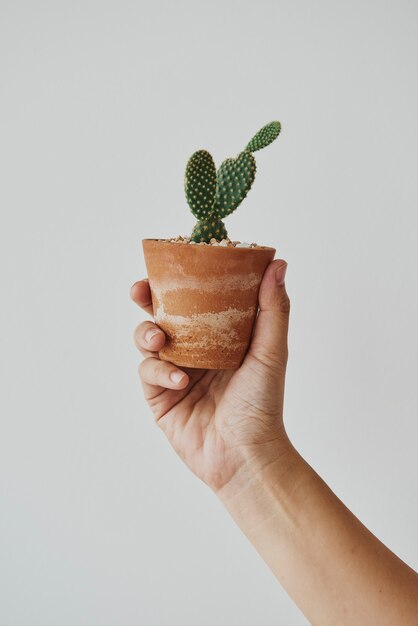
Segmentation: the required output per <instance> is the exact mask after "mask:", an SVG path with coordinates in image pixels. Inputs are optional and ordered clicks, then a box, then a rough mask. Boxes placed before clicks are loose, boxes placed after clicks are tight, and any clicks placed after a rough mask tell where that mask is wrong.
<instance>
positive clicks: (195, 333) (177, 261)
mask: <svg viewBox="0 0 418 626" xmlns="http://www.w3.org/2000/svg"><path fill="white" fill-rule="evenodd" d="M142 245H143V249H144V255H145V263H146V266H147V271H148V278H149V283H150V288H151V295H152V304H153V309H154V317H155V321H156V323H157V324H158V325H159V326H160V327H161V328H162V330H163V331H164V332H165V334H166V336H167V340H166V343H165V345H164V347H163V349H162V350H160V353H159V356H160V358H161V359H163V360H165V361H171V362H172V363H175V364H176V365H180V366H183V367H198V368H205V369H235V368H237V367H239V366H240V365H241V363H242V360H243V358H244V356H245V353H246V351H247V349H248V344H249V341H250V337H251V332H252V328H253V325H254V320H255V317H256V314H257V309H258V289H259V286H260V282H261V279H262V277H263V274H264V271H265V269H266V267H267V266H268V264H269V263H270V262H271V261H272V260H273V258H274V254H275V252H276V250H275V249H274V248H269V247H263V246H260V247H257V248H234V247H221V246H210V245H207V246H201V245H190V244H186V243H173V242H171V241H166V240H159V239H144V240H143V241H142Z"/></svg>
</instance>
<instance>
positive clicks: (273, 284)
mask: <svg viewBox="0 0 418 626" xmlns="http://www.w3.org/2000/svg"><path fill="white" fill-rule="evenodd" d="M286 269H287V263H286V262H285V261H283V260H282V259H276V260H275V261H273V262H272V263H270V265H269V266H268V267H267V269H266V271H265V273H264V276H263V280H262V282H261V285H260V291H259V296H258V300H259V306H260V311H259V314H258V317H257V320H256V324H255V327H254V334H253V339H252V342H251V346H250V351H249V352H250V354H253V355H254V356H256V357H257V358H258V359H259V360H260V361H262V362H264V363H265V364H266V365H269V366H278V367H279V368H280V369H284V368H285V367H286V363H287V353H288V349H287V333H288V327H289V314H290V300H289V296H288V295H287V292H286V287H285V275H286Z"/></svg>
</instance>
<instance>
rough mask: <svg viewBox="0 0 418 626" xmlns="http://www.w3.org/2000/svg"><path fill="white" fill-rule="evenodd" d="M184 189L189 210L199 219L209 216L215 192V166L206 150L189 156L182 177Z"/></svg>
mask: <svg viewBox="0 0 418 626" xmlns="http://www.w3.org/2000/svg"><path fill="white" fill-rule="evenodd" d="M184 190H185V193H186V198H187V202H188V204H189V207H190V210H191V212H192V213H193V215H194V216H195V217H197V218H198V219H199V220H206V219H208V218H209V216H210V214H211V211H212V207H213V202H214V199H215V192H216V167H215V163H214V161H213V158H212V156H211V155H210V154H209V152H207V150H198V151H197V152H195V153H194V154H192V156H191V157H190V159H189V161H188V163H187V167H186V174H185V177H184Z"/></svg>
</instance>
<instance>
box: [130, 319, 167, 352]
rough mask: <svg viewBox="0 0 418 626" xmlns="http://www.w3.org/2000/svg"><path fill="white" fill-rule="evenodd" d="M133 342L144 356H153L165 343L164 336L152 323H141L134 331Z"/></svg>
mask: <svg viewBox="0 0 418 626" xmlns="http://www.w3.org/2000/svg"><path fill="white" fill-rule="evenodd" d="M134 342H135V345H136V347H137V348H138V350H139V351H140V352H141V353H142V354H143V355H144V356H146V357H148V356H155V354H154V353H155V352H158V350H161V348H162V347H163V345H164V343H165V334H164V333H163V331H162V330H161V328H158V326H157V325H156V324H154V323H153V322H142V324H139V326H137V327H136V329H135V332H134Z"/></svg>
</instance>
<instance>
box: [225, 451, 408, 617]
mask: <svg viewBox="0 0 418 626" xmlns="http://www.w3.org/2000/svg"><path fill="white" fill-rule="evenodd" d="M218 495H219V497H220V499H221V500H222V502H223V503H224V505H225V506H226V508H227V509H228V511H229V512H230V514H231V515H232V517H233V518H234V519H235V521H236V522H237V524H238V525H239V526H240V528H241V529H242V531H243V532H244V533H245V534H246V535H247V537H248V539H249V540H250V541H251V543H252V544H253V545H254V547H255V548H256V549H257V551H258V552H259V553H260V555H261V556H262V557H263V559H264V560H265V561H266V563H267V564H268V565H269V567H270V568H271V570H272V571H273V573H274V574H275V575H276V577H277V578H278V580H279V581H280V582H281V584H282V585H283V587H284V588H285V589H286V591H287V592H288V593H289V595H290V596H291V597H292V598H293V600H294V601H295V602H296V604H297V605H298V606H299V608H300V609H301V610H302V611H303V613H304V614H305V615H306V617H307V618H308V619H309V620H310V622H311V623H312V624H318V625H320V626H322V625H328V624H329V625H332V626H335V624H339V625H340V624H341V625H343V624H347V625H350V626H354V625H355V626H357V625H360V624H361V625H362V624H364V625H367V626H370V625H371V624H379V626H380V625H386V624H387V625H389V624H391V625H392V624H393V625H397V626H398V625H401V624H402V626H403V625H405V626H409V625H416V624H418V576H417V574H416V573H415V572H414V571H413V570H412V569H410V568H409V567H408V566H407V565H406V564H405V563H403V562H402V561H401V560H400V559H399V558H398V557H397V556H396V555H394V554H393V553H392V552H391V551H390V550H388V549H387V548H386V547H385V546H384V545H383V544H382V543H381V542H380V541H379V540H378V539H377V538H376V537H375V536H374V535H372V534H371V533H370V532H369V531H368V530H367V529H366V528H365V526H363V525H362V524H361V522H359V520H358V519H357V518H356V517H355V516H354V515H353V514H352V513H351V512H350V511H349V510H348V509H347V508H346V507H345V506H344V504H343V503H342V502H341V501H340V500H339V499H338V498H337V497H336V496H335V494H334V493H333V492H332V491H331V490H330V489H329V488H328V486H327V485H326V484H325V483H324V481H323V480H322V479H321V478H320V477H319V476H318V475H317V474H316V473H315V472H314V470H313V469H312V468H311V467H310V466H309V465H308V464H307V463H306V462H305V461H304V460H303V459H302V457H301V456H300V455H299V454H298V453H297V452H296V451H295V450H294V448H293V447H292V446H291V444H290V443H286V444H285V445H284V446H283V449H282V450H281V451H280V454H277V455H274V454H270V457H266V459H265V461H264V462H263V459H260V458H252V459H251V460H250V461H248V462H247V463H245V464H244V465H243V467H242V470H241V472H240V474H239V475H237V477H236V478H235V479H234V480H233V481H231V483H229V484H228V485H226V486H225V487H224V488H223V489H222V490H221V491H220V492H218Z"/></svg>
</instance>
